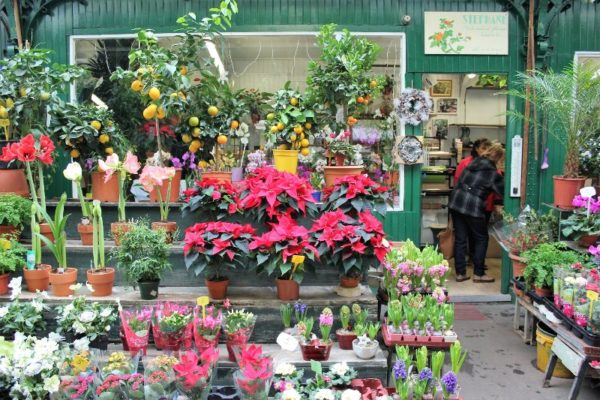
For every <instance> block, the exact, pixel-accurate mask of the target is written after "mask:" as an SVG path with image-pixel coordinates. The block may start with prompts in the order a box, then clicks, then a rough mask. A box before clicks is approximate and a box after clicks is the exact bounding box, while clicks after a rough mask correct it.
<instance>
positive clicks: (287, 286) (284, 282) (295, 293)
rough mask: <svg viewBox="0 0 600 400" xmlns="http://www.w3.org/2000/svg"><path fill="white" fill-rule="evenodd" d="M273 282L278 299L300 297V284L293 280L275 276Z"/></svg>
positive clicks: (295, 298)
mask: <svg viewBox="0 0 600 400" xmlns="http://www.w3.org/2000/svg"><path fill="white" fill-rule="evenodd" d="M275 284H276V285H277V298H278V299H279V300H284V301H286V300H298V299H299V298H300V284H299V283H298V282H296V281H295V280H293V279H281V278H277V279H276V280H275Z"/></svg>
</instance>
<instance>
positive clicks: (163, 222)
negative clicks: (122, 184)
mask: <svg viewBox="0 0 600 400" xmlns="http://www.w3.org/2000/svg"><path fill="white" fill-rule="evenodd" d="M175 173H176V170H175V168H173V167H162V166H154V165H149V164H147V165H146V166H145V167H144V169H142V173H141V174H140V180H139V182H140V184H141V185H142V186H143V188H144V190H145V191H147V192H148V193H152V192H156V194H157V197H158V204H159V208H160V221H158V222H156V221H155V222H152V229H154V230H159V229H162V230H164V231H165V233H166V238H167V243H172V242H173V237H174V235H175V231H176V230H177V223H176V222H173V221H169V220H168V219H169V211H170V206H171V186H172V184H173V177H174V176H175ZM165 181H166V182H167V191H166V195H165V196H164V197H163V194H162V187H163V186H164V184H165Z"/></svg>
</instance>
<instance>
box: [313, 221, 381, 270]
mask: <svg viewBox="0 0 600 400" xmlns="http://www.w3.org/2000/svg"><path fill="white" fill-rule="evenodd" d="M310 232H311V235H312V239H311V240H312V242H313V245H314V246H315V247H316V248H317V251H318V252H319V254H320V256H321V257H325V258H327V259H329V260H330V261H331V263H332V264H333V265H335V266H336V267H337V268H338V270H339V272H340V273H341V274H342V275H345V276H348V277H358V276H360V275H361V274H363V273H364V272H366V271H367V270H368V268H369V266H371V264H372V263H373V262H374V260H373V258H374V257H375V259H376V260H377V261H379V262H380V263H381V262H383V261H384V259H385V256H386V254H387V253H388V251H389V243H388V242H387V240H386V239H385V235H384V233H383V226H382V225H381V222H380V221H379V220H378V219H377V218H375V217H374V216H373V214H371V212H370V211H368V210H367V211H363V212H359V213H358V217H357V218H356V219H355V218H352V217H350V216H348V215H346V214H345V213H344V212H343V211H342V210H337V211H330V212H326V213H324V214H323V215H322V216H321V217H320V218H319V219H317V220H315V221H314V223H313V226H312V228H311V230H310Z"/></svg>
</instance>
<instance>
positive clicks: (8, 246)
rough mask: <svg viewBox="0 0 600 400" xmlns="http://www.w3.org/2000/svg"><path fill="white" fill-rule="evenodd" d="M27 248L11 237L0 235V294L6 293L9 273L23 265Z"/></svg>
mask: <svg viewBox="0 0 600 400" xmlns="http://www.w3.org/2000/svg"><path fill="white" fill-rule="evenodd" d="M26 253H27V250H26V249H25V247H23V245H21V244H20V243H19V242H17V241H16V240H15V239H14V238H13V237H10V236H0V296H1V295H5V294H7V293H8V281H9V279H10V274H11V273H13V272H15V271H16V270H17V268H20V267H23V266H25V254H26Z"/></svg>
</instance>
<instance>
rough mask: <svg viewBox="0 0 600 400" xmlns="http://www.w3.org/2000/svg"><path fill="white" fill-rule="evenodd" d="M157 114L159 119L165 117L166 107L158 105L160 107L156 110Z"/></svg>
mask: <svg viewBox="0 0 600 400" xmlns="http://www.w3.org/2000/svg"><path fill="white" fill-rule="evenodd" d="M156 116H157V117H158V119H164V118H165V116H166V113H165V109H164V108H162V107H158V109H157V110H156Z"/></svg>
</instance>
